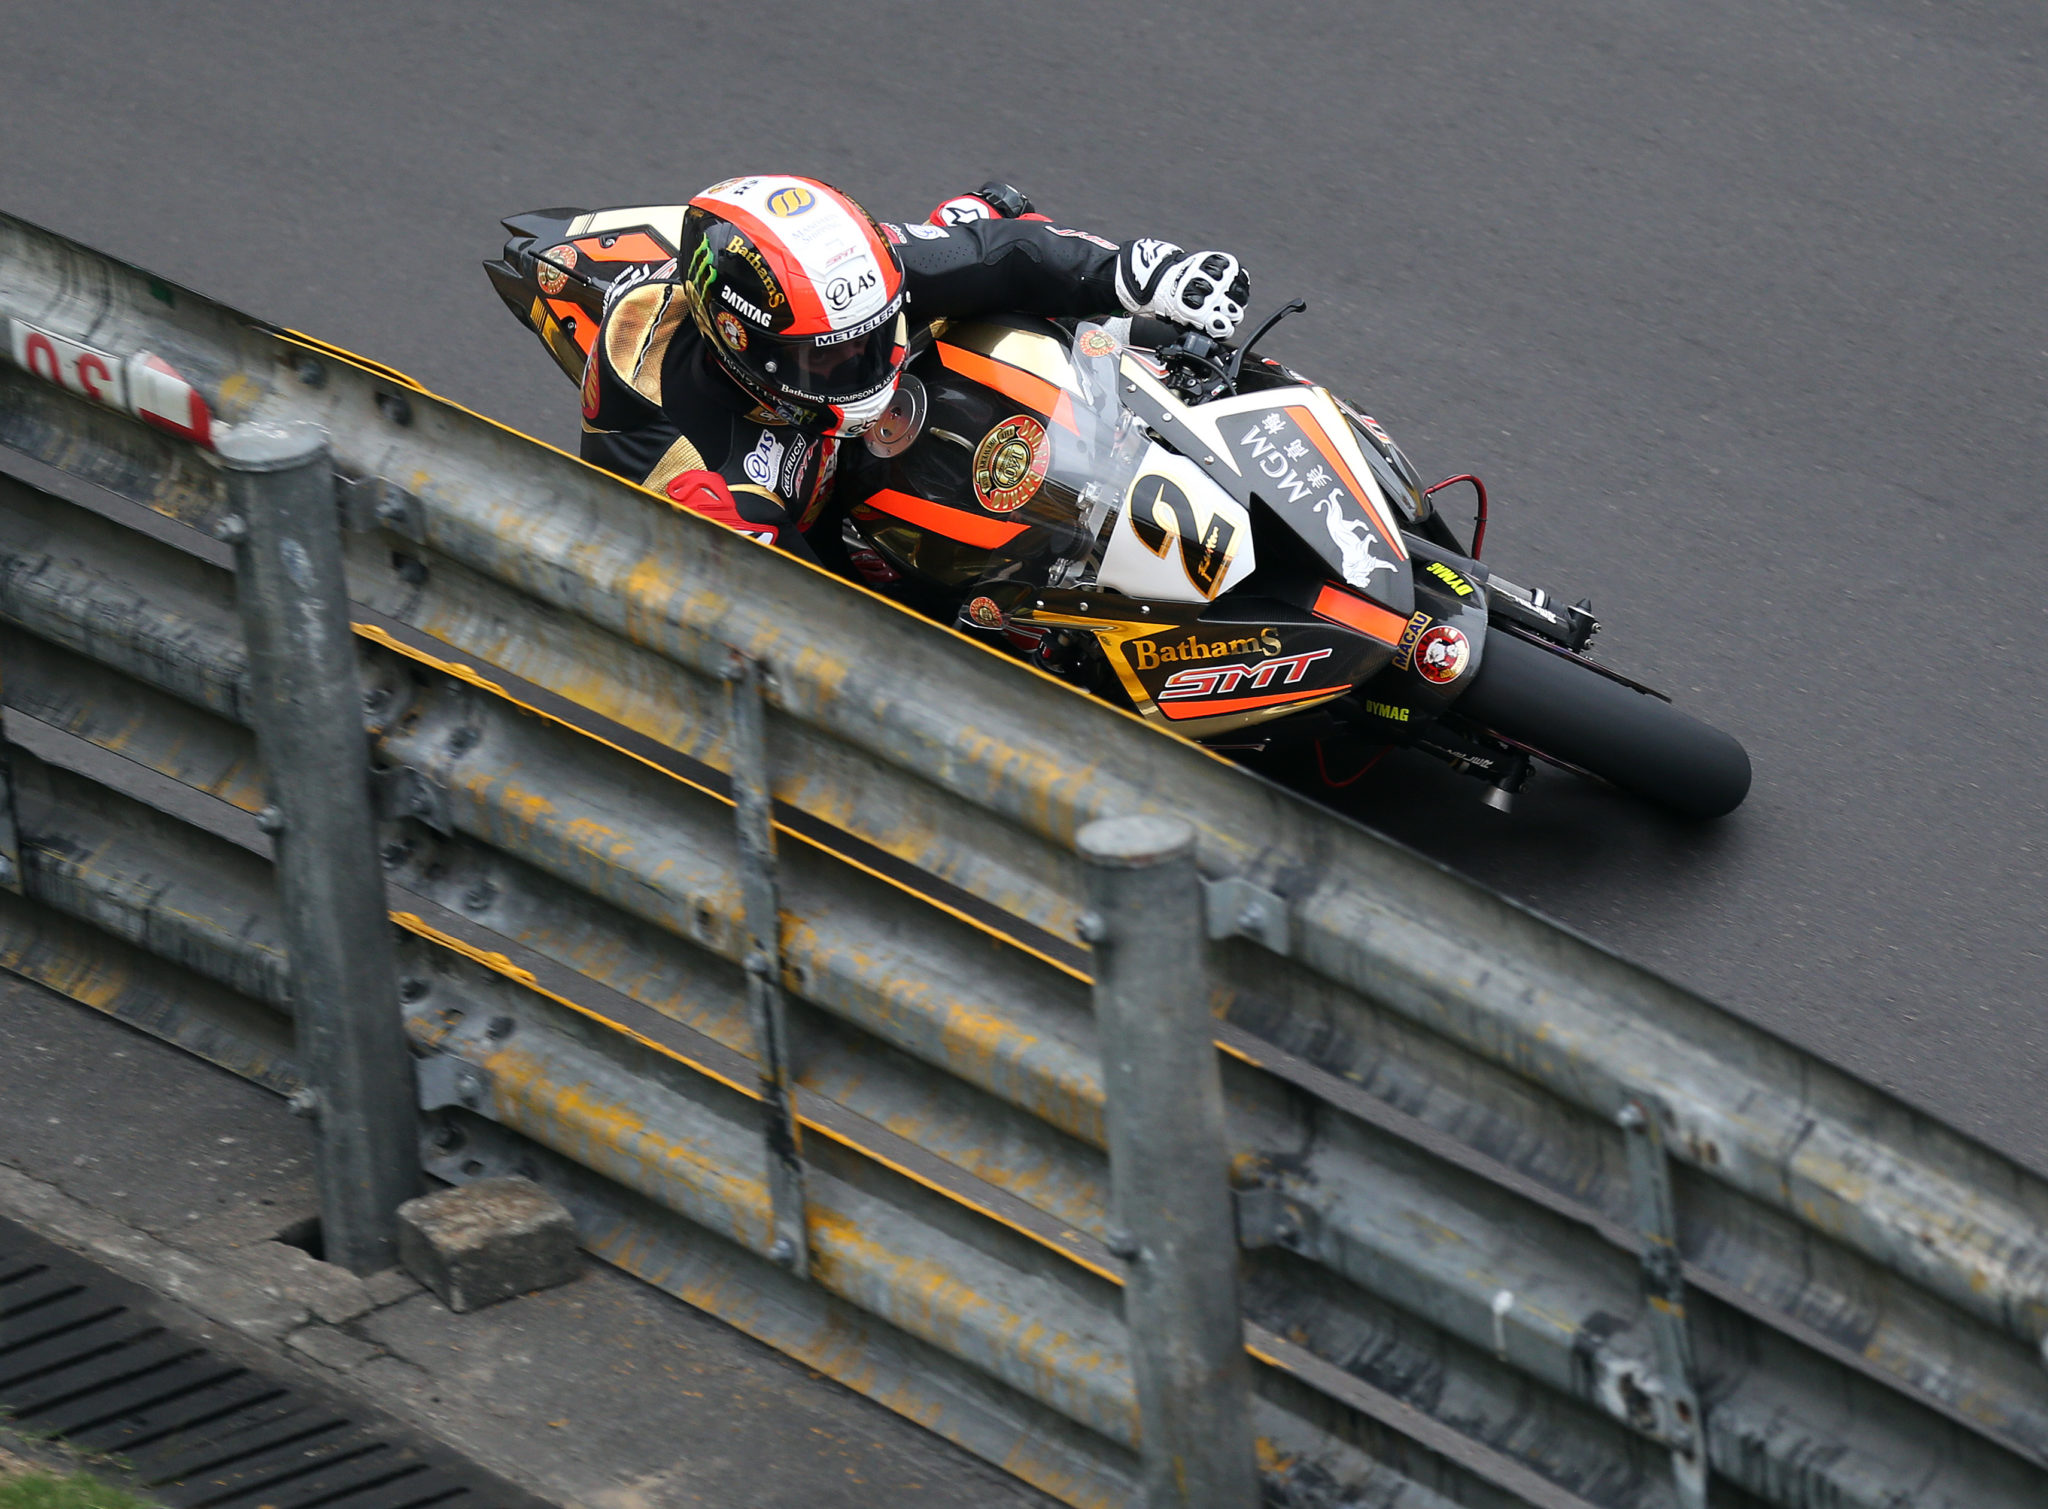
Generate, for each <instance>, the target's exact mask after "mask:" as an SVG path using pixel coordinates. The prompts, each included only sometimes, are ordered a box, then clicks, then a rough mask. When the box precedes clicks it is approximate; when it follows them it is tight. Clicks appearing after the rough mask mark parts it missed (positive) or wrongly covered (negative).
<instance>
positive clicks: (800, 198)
mask: <svg viewBox="0 0 2048 1509" xmlns="http://www.w3.org/2000/svg"><path fill="white" fill-rule="evenodd" d="M817 202H818V196H817V195H816V194H813V193H812V192H811V191H810V190H809V189H806V188H799V187H798V186H797V185H796V184H791V185H790V186H789V187H788V188H786V189H777V190H776V191H775V192H774V193H773V194H770V195H769V196H768V213H769V214H771V215H779V216H781V217H782V218H783V219H785V220H786V219H788V218H789V217H790V216H791V215H801V214H802V213H803V212H804V211H805V210H808V209H809V208H810V207H811V206H812V205H814V204H816V203H817Z"/></svg>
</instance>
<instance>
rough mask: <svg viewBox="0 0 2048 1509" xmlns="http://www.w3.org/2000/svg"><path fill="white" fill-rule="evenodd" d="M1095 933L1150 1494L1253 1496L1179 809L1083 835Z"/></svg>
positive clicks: (1201, 944)
mask: <svg viewBox="0 0 2048 1509" xmlns="http://www.w3.org/2000/svg"><path fill="white" fill-rule="evenodd" d="M1077 846H1078V848H1079V849H1080V853H1081V857H1082V860H1083V862H1084V865H1085V868H1086V871H1087V886H1088V903H1089V907H1090V909H1091V910H1090V911H1089V912H1088V914H1087V915H1086V916H1085V917H1084V918H1083V919H1082V935H1083V937H1084V938H1085V940H1086V941H1087V942H1088V943H1090V944H1092V945H1093V947H1094V951H1095V953H1094V966H1093V967H1094V973H1095V1019H1096V1027H1097V1031H1098V1033H1099V1035H1100V1038H1101V1044H1102V1079H1103V1092H1104V1096H1105V1099H1106V1102H1107V1105H1106V1116H1107V1120H1108V1129H1109V1166H1110V1188H1111V1196H1112V1200H1113V1208H1114V1221H1115V1229H1114V1230H1113V1231H1112V1232H1111V1240H1110V1250H1111V1251H1112V1252H1114V1253H1115V1254H1116V1255H1117V1256H1118V1257H1120V1258H1122V1259H1123V1260H1124V1262H1125V1264H1126V1270H1127V1278H1126V1282H1125V1287H1124V1320H1125V1324H1126V1326H1127V1327H1128V1328H1129V1331H1130V1337H1131V1368H1132V1372H1133V1374H1134V1376H1135V1380H1136V1384H1137V1393H1138V1417H1139V1427H1140V1432H1141V1440H1140V1447H1139V1452H1140V1457H1141V1480H1142V1482H1143V1485H1144V1493H1143V1498H1142V1502H1143V1504H1144V1505H1145V1509H1252V1506H1254V1505H1256V1504H1257V1503H1258V1502H1259V1483H1258V1471H1257V1465H1256V1461H1255V1459H1254V1456H1253V1450H1252V1430H1251V1368H1250V1365H1249V1363H1248V1362H1247V1361H1246V1358H1245V1350H1244V1323H1243V1320H1242V1318H1241V1314H1240V1310H1239V1305H1238V1244H1237V1228H1236V1223H1235V1218H1234V1214H1233V1210H1232V1206H1231V1195H1230V1184H1229V1153H1228V1150H1227V1145H1226V1142H1225V1139H1224V1128H1223V1084H1222V1078H1221V1075H1220V1073H1219V1072H1218V1069H1217V1065H1216V1047H1215V1042H1214V1034H1213V1032H1212V1030H1211V1023H1210V1017H1209V1004H1208V991H1207V987H1206V973H1207V971H1206V969H1205V956H1206V954H1207V952H1208V946H1209V945H1208V938H1207V934H1206V931H1205V929H1204V926H1203V899H1202V878H1201V875H1200V874H1199V873H1198V872H1197V871H1196V869H1195V835H1194V830H1193V829H1192V828H1191V827H1190V826H1189V825H1188V824H1186V823H1184V822H1182V821H1180V820H1179V819H1177V818H1158V817H1126V818H1112V819H1108V820H1105V821H1102V822H1095V823H1090V824H1089V825H1088V826H1087V827H1085V828H1083V829H1082V830H1081V832H1080V835H1079V838H1078V840H1077Z"/></svg>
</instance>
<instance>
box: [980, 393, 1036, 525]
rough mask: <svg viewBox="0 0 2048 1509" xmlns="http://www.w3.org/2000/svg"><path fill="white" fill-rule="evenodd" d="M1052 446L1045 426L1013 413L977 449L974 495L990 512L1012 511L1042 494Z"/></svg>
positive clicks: (989, 433) (990, 432) (1026, 416)
mask: <svg viewBox="0 0 2048 1509" xmlns="http://www.w3.org/2000/svg"><path fill="white" fill-rule="evenodd" d="M1051 463H1052V447H1050V446H1049V445H1047V444H1046V443H1045V426H1044V425H1042V424H1040V423H1039V422H1038V421H1037V420H1035V419H1033V418H1032V417H1031V416H1030V415H1029V414H1013V415H1012V416H1011V417H1010V418H1008V419H1005V420H1004V421H1003V422H1002V423H1001V424H999V425H997V426H996V427H995V428H994V429H992V430H990V431H989V432H988V433H987V434H986V435H984V436H983V437H982V440H981V444H980V445H978V446H976V447H975V448H974V496H975V497H977V498H979V499H980V500H981V506H982V507H983V508H986V509H987V510H988V511H989V512H990V513H1010V512H1012V511H1013V510H1015V509H1019V508H1022V507H1023V506H1024V505H1025V504H1026V503H1029V502H1030V501H1031V500H1032V499H1033V498H1034V497H1036V496H1037V495H1038V485H1039V484H1040V483H1041V482H1043V481H1044V480H1045V469H1046V467H1047V466H1049V465H1051Z"/></svg>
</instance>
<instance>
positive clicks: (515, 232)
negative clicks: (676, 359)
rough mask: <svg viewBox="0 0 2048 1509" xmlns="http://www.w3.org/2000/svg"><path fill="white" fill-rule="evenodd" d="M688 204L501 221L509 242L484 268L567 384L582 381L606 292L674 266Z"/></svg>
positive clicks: (548, 212) (532, 215)
mask: <svg viewBox="0 0 2048 1509" xmlns="http://www.w3.org/2000/svg"><path fill="white" fill-rule="evenodd" d="M687 208H688V206H687V205H680V204H675V205H637V206H632V207H629V208H625V209H615V210H578V209H553V210H534V211H531V212H529V213H527V214H524V215H514V216H512V217H511V218H509V219H507V220H505V221H502V222H501V223H502V224H503V225H504V227H505V229H506V230H507V231H509V232H510V233H511V237H512V239H511V240H509V241H507V242H506V243H505V253H504V256H503V257H501V258H500V259H499V260H498V261H496V262H486V263H485V264H484V271H485V272H486V273H488V274H489V275H490V279H491V286H492V287H493V288H495V289H496V290H497V292H498V297H499V298H501V299H503V300H504V301H505V306H506V307H507V308H508V309H510V310H511V311H512V313H513V314H515V315H517V316H518V317H519V319H520V321H521V322H522V323H524V324H525V325H526V326H527V328H528V329H530V330H532V331H533V333H534V334H535V335H538V336H539V337H540V338H541V343H542V344H543V345H545V346H546V347H547V348H548V354H549V355H551V356H552V357H554V359H555V363H556V365H557V366H559V367H560V368H561V369H562V371H563V372H564V373H566V374H567V375H568V376H569V377H570V378H571V379H581V377H582V376H583V368H584V363H585V362H586V360H587V359H588V357H589V355H590V347H591V343H592V342H594V341H595V340H596V339H597V329H598V326H599V325H600V324H601V323H602V322H603V319H604V302H605V295H606V292H607V291H608V290H609V289H610V288H611V287H612V286H613V285H614V284H616V283H618V282H619V281H620V280H621V279H622V278H631V279H633V280H634V281H637V280H638V279H639V278H642V277H645V276H647V275H648V274H650V273H652V272H654V271H655V270H656V269H657V268H659V267H661V266H662V265H664V264H665V263H668V262H672V261H674V260H675V254H676V253H675V248H676V244H677V241H678V239H679V238H680V237H681V234H682V223H683V212H684V210H686V209H687Z"/></svg>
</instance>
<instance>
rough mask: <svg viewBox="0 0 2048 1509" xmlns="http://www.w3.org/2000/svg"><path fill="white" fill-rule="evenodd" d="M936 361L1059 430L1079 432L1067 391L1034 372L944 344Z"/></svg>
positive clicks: (942, 343)
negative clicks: (1047, 419) (1023, 406)
mask: <svg viewBox="0 0 2048 1509" xmlns="http://www.w3.org/2000/svg"><path fill="white" fill-rule="evenodd" d="M939 360H940V361H942V362H944V363H945V364H946V365H947V366H948V367H950V368H952V369H953V370H954V371H955V372H958V373H959V374H960V375H961V376H962V377H965V378H967V379H969V380H970V381H972V382H978V383H980V384H981V385H982V386H983V387H985V388H994V389H995V390H996V391H997V392H998V393H1001V394H1003V395H1005V396H1006V397H1009V398H1014V399H1016V400H1017V402H1019V403H1021V404H1026V405H1029V406H1030V407H1031V408H1034V409H1036V410H1038V412H1039V413H1041V414H1044V415H1047V416H1048V417H1050V418H1051V420H1052V422H1053V423H1054V424H1056V425H1059V426H1060V427H1061V428H1062V429H1065V430H1069V431H1071V432H1072V433H1074V434H1076V435H1078V434H1080V433H1081V432H1080V430H1079V429H1078V428H1076V426H1075V424H1074V401H1073V399H1071V398H1069V397H1068V396H1067V390H1066V389H1065V388H1062V387H1059V386H1057V385H1056V384H1053V383H1049V382H1047V381H1046V380H1045V379H1044V378H1042V377H1040V376H1039V375H1038V374H1037V373H1035V372H1026V371H1025V370H1024V369H1023V368H1022V367H1013V366H1011V365H1010V364H1009V363H1008V362H999V361H996V360H994V359H993V358H991V357H986V356H983V355H982V354H981V353H980V352H979V351H969V350H967V349H966V348H965V347H964V346H952V345H948V344H947V343H946V342H944V341H940V342H939Z"/></svg>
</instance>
